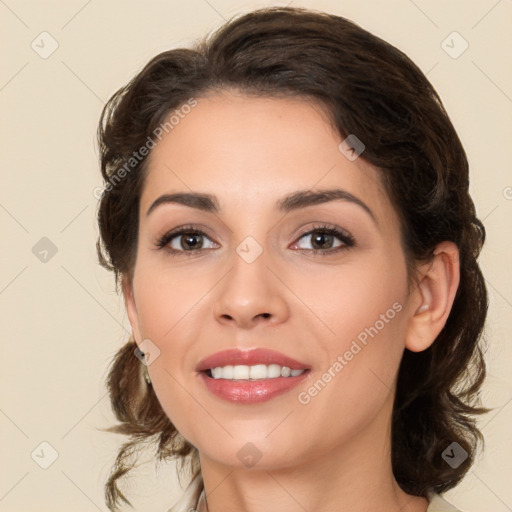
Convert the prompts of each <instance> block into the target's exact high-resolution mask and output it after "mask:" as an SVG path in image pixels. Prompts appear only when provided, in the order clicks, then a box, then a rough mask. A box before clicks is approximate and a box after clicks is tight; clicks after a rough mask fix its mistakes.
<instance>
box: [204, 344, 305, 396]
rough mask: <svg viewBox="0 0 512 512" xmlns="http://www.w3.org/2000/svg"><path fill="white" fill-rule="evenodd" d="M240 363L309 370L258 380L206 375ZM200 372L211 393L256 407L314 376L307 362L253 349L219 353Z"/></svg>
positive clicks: (206, 360) (270, 351)
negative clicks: (275, 365) (213, 370)
mask: <svg viewBox="0 0 512 512" xmlns="http://www.w3.org/2000/svg"><path fill="white" fill-rule="evenodd" d="M240 364H241V365H247V366H253V365H256V364H266V365H269V364H278V365H280V366H287V367H288V368H291V369H292V370H306V371H305V372H304V373H302V374H301V375H298V376H297V377H276V378H274V379H263V380H255V381H250V380H226V379H214V378H212V377H209V375H208V373H207V372H206V370H210V369H211V368H215V367H217V366H228V365H240ZM196 370H197V371H198V372H200V373H199V376H200V378H201V379H202V381H203V382H204V384H205V386H206V388H207V389H208V390H209V391H210V392H211V393H213V394H214V395H216V396H218V397H219V398H222V399H223V400H227V401H228V402H234V403H238V404H254V403H259V402H265V401H267V400H270V399H271V398H274V397H275V396H278V395H281V394H283V393H286V392H287V391H290V390H291V389H293V388H295V387H296V386H298V385H299V384H300V383H301V382H302V381H303V380H304V379H305V378H307V377H308V376H309V373H310V372H309V370H310V368H309V367H308V366H307V365H306V364H304V363H301V362H299V361H296V360H295V359H292V358H291V357H288V356H285V355H283V354H281V353H279V352H275V351H274V350H268V349H259V348H256V349H251V350H238V349H230V350H224V351H222V352H217V353H216V354H213V355H212V356H209V357H207V358H206V359H203V360H202V361H201V362H200V363H199V364H198V366H197V368H196Z"/></svg>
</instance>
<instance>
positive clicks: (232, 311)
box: [213, 253, 289, 329]
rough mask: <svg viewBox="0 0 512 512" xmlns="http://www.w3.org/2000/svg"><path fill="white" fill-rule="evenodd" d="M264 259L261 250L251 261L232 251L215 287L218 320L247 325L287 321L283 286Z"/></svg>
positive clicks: (253, 325)
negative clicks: (226, 269)
mask: <svg viewBox="0 0 512 512" xmlns="http://www.w3.org/2000/svg"><path fill="white" fill-rule="evenodd" d="M267 263H268V262H267V261H266V258H265V257H264V253H263V254H261V255H260V256H259V257H258V258H257V259H256V260H255V261H253V262H252V263H248V262H247V261H244V259H243V258H241V257H240V256H239V255H238V254H237V253H235V254H234V257H233V258H232V267H231V269H230V270H229V271H228V273H227V275H226V276H225V277H224V278H223V279H222V280H221V282H220V283H219V285H218V286H217V287H216V295H215V303H214V306H213V314H214V316H215V319H216V320H217V321H218V322H220V323H222V324H226V325H234V326H237V327H239V328H242V329H250V328H253V327H255V326H256V325H258V324H274V325H277V324H280V323H282V322H284V321H286V319H287V318H288V316H289V308H288V304H287V302H286V300H285V297H284V294H285V292H286V286H285V284H284V283H283V281H282V280H281V279H280V278H279V277H277V273H276V270H274V269H272V268H270V267H269V266H268V264H267Z"/></svg>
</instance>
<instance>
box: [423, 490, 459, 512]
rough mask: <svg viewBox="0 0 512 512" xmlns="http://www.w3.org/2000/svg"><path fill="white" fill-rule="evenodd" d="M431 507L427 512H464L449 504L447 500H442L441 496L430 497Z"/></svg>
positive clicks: (433, 495)
mask: <svg viewBox="0 0 512 512" xmlns="http://www.w3.org/2000/svg"><path fill="white" fill-rule="evenodd" d="M429 501H430V505H429V506H428V508H427V510H426V512H462V511H461V510H459V509H458V508H456V507H454V506H453V505H451V504H450V503H448V502H447V501H446V500H445V499H443V498H441V496H439V494H432V495H431V496H429Z"/></svg>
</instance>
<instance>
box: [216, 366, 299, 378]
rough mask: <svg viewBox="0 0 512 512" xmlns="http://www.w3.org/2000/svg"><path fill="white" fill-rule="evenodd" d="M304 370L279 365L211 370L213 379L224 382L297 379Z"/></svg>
mask: <svg viewBox="0 0 512 512" xmlns="http://www.w3.org/2000/svg"><path fill="white" fill-rule="evenodd" d="M304 372H305V370H292V369H290V368H289V367H288V366H281V365H279V364H269V365H266V364H256V365H254V366H246V365H243V364H239V365H234V366H231V365H228V366H217V367H216V368H212V369H211V374H212V377H213V378H214V379H226V380H262V379H275V378H277V377H297V376H299V375H301V374H302V373H304Z"/></svg>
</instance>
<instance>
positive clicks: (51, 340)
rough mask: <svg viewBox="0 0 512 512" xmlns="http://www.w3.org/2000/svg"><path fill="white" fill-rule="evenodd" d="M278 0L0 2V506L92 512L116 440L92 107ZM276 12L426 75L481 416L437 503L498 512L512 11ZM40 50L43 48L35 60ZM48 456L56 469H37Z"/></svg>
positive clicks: (505, 493) (138, 482) (21, 511)
mask: <svg viewBox="0 0 512 512" xmlns="http://www.w3.org/2000/svg"><path fill="white" fill-rule="evenodd" d="M287 3H290V2H277V3H272V2H263V1H261V2H256V1H245V2H243V1H235V0H208V1H206V0H190V1H187V2H185V1H183V0H169V1H156V0H152V1H148V2H142V1H134V0H130V1H126V0H125V1H122V2H121V1H107V0H90V1H87V0H68V1H55V0H54V1H44V2H43V1H41V2H39V1H32V2H29V1H21V0H1V1H0V20H1V28H0V38H1V41H0V48H2V66H1V70H0V108H1V118H0V119H1V123H0V125H1V135H0V137H1V138H0V140H1V141H2V186H1V188H0V222H1V226H2V241H3V251H2V260H1V261H2V264H1V267H0V268H1V270H0V308H1V314H2V322H1V326H2V332H1V340H2V365H1V366H2V371H1V373H0V375H1V377H0V378H1V385H2V387H1V389H2V394H1V401H0V432H1V434H2V435H1V444H0V448H1V461H2V462H1V470H0V471H1V473H0V475H1V478H0V511H2V512H26V511H27V510H38V511H41V512H45V511H48V512H49V511H53V512H59V511H64V510H73V512H82V511H84V512H85V511H91V510H101V511H106V510H107V509H106V506H105V505H104V502H103V484H104V481H105V479H106V477H107V475H108V472H109V469H110V465H111V463H112V462H113V459H114V456H115V453H116V448H117V447H118V446H119V444H120V442H121V441H122V439H119V438H118V436H115V435H113V434H106V433H102V432H101V431H99V430H98V428H99V427H103V426H108V425H110V424H112V422H113V416H112V413H111V412H110V406H109V402H108V398H107V396H106V390H105V387H104V378H105V376H106V372H107V365H108V363H109V361H110V359H111V357H112V356H113V355H114V353H115V352H116V350H117V349H118V348H119V347H120V346H121V344H122V343H124V341H125V339H126V338H127V332H125V329H126V328H127V326H128V323H127V321H126V316H125V313H124V309H123V305H122V302H121V301H120V299H119V298H118V296H117V295H116V293H115V290H114V284H113V278H112V276H111V275H109V274H108V273H107V272H105V271H104V270H103V269H101V268H100V267H99V265H98V264H97V262H96V254H95V240H96V237H97V228H96V225H95V212H96V207H97V201H96V199H95V198H94V196H93V189H94V188H95V187H97V186H98V185H100V175H99V170H98V165H97V151H96V147H95V131H96V126H97V122H98V118H99V115H100V110H101V108H102V106H103V104H104V102H105V101H106V100H107V99H108V97H109V96H110V95H111V94H112V93H113V92H114V91H115V90H116V89H117V88H118V87H120V86H121V85H123V84H125V82H127V81H128V80H129V79H130V78H131V77H132V76H133V75H134V73H135V72H137V71H138V70H139V69H140V67H141V66H142V65H143V64H145V63H146V61H147V60H148V59H149V58H151V57H152V56H154V55H155V54H156V53H158V52H160V51H163V50H165V49H168V48H171V47H175V46H178V45H188V44H189V43H191V42H192V41H193V40H194V39H196V38H198V37H200V36H201V35H203V34H204V33H205V32H206V31H208V30H211V29H213V28H216V27H218V26H219V25H220V24H221V23H222V22H223V21H224V20H223V18H225V19H227V18H229V17H230V16H232V15H234V14H236V13H239V12H242V11H247V10H250V9H252V8H254V7H258V6H263V5H286V4H287ZM291 4H292V5H295V6H309V7H314V8H317V9H324V10H327V11H330V12H334V13H338V14H341V15H343V16H346V17H348V18H351V19H352V20H354V21H356V22H358V23H359V24H361V25H362V26H363V27H364V28H366V29H368V30H370V31H372V32H374V33H375V34H377V35H379V36H381V37H383V38H384V39H386V40H387V41H389V42H391V43H392V44H394V45H396V46H397V47H398V48H400V49H402V50H404V51H405V52H406V53H407V54H408V55H409V56H410V57H411V58H412V59H413V60H414V61H415V62H416V63H417V64H418V65H419V66H420V68H421V69H422V70H424V72H426V73H427V74H428V77H429V79H430V80H431V81H432V83H433V84H434V86H435V87H436V89H437V90H438V91H439V93H440V95H441V97H442V98H443V101H444V103H445V105H446V108H447V110H448V112H449V114H450V116H451V117H452V120H453V122H454V124H455V126H456V128H457V129H458V132H459V134H460V136H461V138H462V141H463V143H464V144H465V147H466V150H467V153H468V157H469V160H470V164H471V180H472V181H471V189H472V193H473V197H474V200H475V203H476V205H477V209H478V214H479V216H480V218H482V219H483V220H484V223H485V226H486V228H487V230H488V242H487V245H486V247H485V249H484V251H483V254H482V258H481V264H482V267H483V270H484V274H485V275H486V279H487V283H488V286H489V292H490V301H491V308H490V314H489V321H488V325H487V338H488V341H489V345H490V347H489V350H488V352H487V359H488V365H489V378H488V381H487V385H486V387H485V399H486V404H487V405H488V406H491V407H494V408H495V409H494V411H493V412H491V413H490V414H489V415H488V416H487V417H485V418H484V419H483V420H482V425H483V431H484V433H485V437H486V440H487V450H486V452H485V453H484V454H483V455H482V456H480V458H479V460H478V463H477V464H476V465H475V466H474V468H473V469H472V471H471V472H470V473H469V474H468V476H467V478H466V479H465V480H464V482H463V483H462V484H461V485H460V486H459V487H458V488H457V489H455V490H453V491H451V492H449V493H448V497H449V498H450V499H451V500H452V501H453V503H454V504H456V505H458V506H459V507H461V508H462V509H463V510H464V511H467V512H481V511H484V510H485V511H490V510H492V511H493V512H505V511H510V510H512V488H511V486H510V481H511V479H512V462H511V461H512V447H511V445H512V442H511V434H510V431H511V430H512V429H510V425H511V420H512V402H511V400H512V377H511V374H512V372H511V371H510V370H511V368H512V361H511V359H512V344H511V343H510V332H511V330H512V321H511V318H512V277H511V272H510V260H511V255H512V230H511V229H510V225H511V220H512V188H511V187H512V173H511V170H510V169H511V166H510V160H511V158H510V146H511V143H510V140H511V137H512V128H511V123H510V119H511V114H512V74H511V72H510V49H511V47H512V34H511V32H510V26H511V22H512V1H511V0H500V1H497V0H479V1H477V0H473V1H467V0H466V1H461V0H459V1H456V0H451V1H450V2H446V1H442V0H436V1H427V0H414V1H413V0H396V1H379V2H377V1H370V0H359V1H355V0H352V1H349V0H347V1H317V2H316V1H315V2H313V1H303V2H301V1H299V0H295V1H293V2H291ZM43 31H46V32H48V33H49V34H50V36H48V35H43V36H39V34H40V33H41V32H43ZM453 31H457V32H458V33H459V34H460V35H461V36H462V37H463V38H464V40H465V41H467V43H468V44H469V47H468V49H467V50H466V51H465V52H464V53H462V54H461V55H460V56H459V57H458V58H452V57H451V56H450V55H448V54H447V53H446V52H445V49H447V50H449V51H451V52H452V54H453V53H454V52H457V51H459V50H460V49H462V48H463V46H461V45H463V44H464V42H463V41H462V40H461V39H457V36H453V35H452V36H450V38H449V39H447V43H444V47H445V49H443V46H442V42H443V41H444V40H446V38H447V36H449V35H450V34H451V33H452V32H453ZM454 37H455V39H454ZM33 41H34V43H32V42H33ZM54 41H56V43H55V42H54ZM31 44H33V46H34V49H33V48H32V47H31ZM52 44H53V45H55V44H58V48H57V50H56V51H55V52H54V53H53V54H51V55H49V56H48V55H45V52H49V51H50V50H51V48H52ZM447 44H448V46H452V47H453V48H451V49H449V48H447V47H446V45H447ZM36 50H37V51H36ZM41 54H42V56H43V57H47V58H42V56H41ZM42 237H47V238H48V239H49V240H51V242H52V244H54V246H55V248H56V249H57V252H56V253H55V254H54V255H52V252H51V249H50V252H48V253H47V254H45V253H44V250H45V249H46V250H49V246H48V241H43V242H39V244H42V245H40V246H36V249H34V251H33V247H34V246H35V245H36V244H37V243H38V241H39V240H40V239H41V238H42ZM45 244H46V245H45ZM41 251H43V252H41ZM34 252H35V253H36V254H34ZM45 257H46V260H47V261H40V258H43V259H44V258H45ZM42 442H46V443H49V444H50V445H51V447H50V446H48V445H42V446H40V443H42ZM52 449H53V450H55V451H56V452H57V453H58V457H57V459H56V460H55V461H54V462H53V463H52V464H51V465H50V466H49V467H48V468H47V469H43V468H41V467H40V464H45V463H46V464H48V463H50V462H51V455H52ZM31 454H33V456H31ZM150 455H151V454H150V453H149V454H148V457H147V459H148V460H150ZM146 473H147V474H148V478H143V476H144V475H146ZM173 477H174V471H173V467H172V466H170V465H169V466H167V467H162V468H161V469H160V470H159V471H158V473H157V474H156V475H155V472H154V469H153V467H152V465H151V464H146V465H145V466H143V467H142V468H141V469H140V470H138V471H137V472H136V475H135V478H133V479H130V481H129V485H130V487H131V490H132V491H133V492H132V493H131V494H130V497H133V499H134V504H135V505H136V509H137V510H151V511H158V510H162V511H164V510H166V507H168V506H169V505H170V504H171V502H172V500H173V498H174V496H176V495H177V492H178V491H177V489H176V488H175V486H174V485H173V483H172V479H173ZM135 494H138V495H139V497H138V498H136V497H135Z"/></svg>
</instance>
